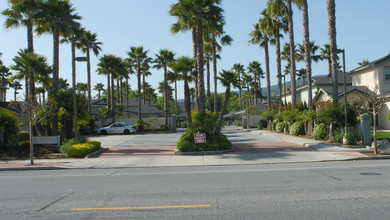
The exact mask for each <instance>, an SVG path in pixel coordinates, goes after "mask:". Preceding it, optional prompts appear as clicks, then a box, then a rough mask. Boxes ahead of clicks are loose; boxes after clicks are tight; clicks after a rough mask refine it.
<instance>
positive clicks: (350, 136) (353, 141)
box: [347, 132, 362, 145]
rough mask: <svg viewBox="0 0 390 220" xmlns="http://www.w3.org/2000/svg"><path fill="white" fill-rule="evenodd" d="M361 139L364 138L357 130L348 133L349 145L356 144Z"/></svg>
mask: <svg viewBox="0 0 390 220" xmlns="http://www.w3.org/2000/svg"><path fill="white" fill-rule="evenodd" d="M361 140H362V138H361V137H360V136H359V135H358V134H357V133H356V132H351V133H348V134H347V144H348V145H356V144H358V142H359V141H361Z"/></svg>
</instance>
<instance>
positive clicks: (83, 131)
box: [79, 125, 92, 135]
mask: <svg viewBox="0 0 390 220" xmlns="http://www.w3.org/2000/svg"><path fill="white" fill-rule="evenodd" d="M79 132H80V134H82V135H90V134H91V133H92V128H91V127H90V126H89V125H80V128H79Z"/></svg>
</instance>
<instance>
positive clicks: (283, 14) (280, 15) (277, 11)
mask: <svg viewBox="0 0 390 220" xmlns="http://www.w3.org/2000/svg"><path fill="white" fill-rule="evenodd" d="M267 14H269V16H270V17H271V20H270V21H271V22H270V23H269V24H270V28H273V29H274V31H273V33H274V37H275V47H276V64H277V71H278V75H277V77H278V87H279V113H280V111H281V107H282V64H281V55H280V38H281V37H283V36H282V35H281V34H280V32H281V31H282V32H286V31H287V29H288V26H287V23H288V17H287V6H286V4H285V2H284V1H283V0H269V1H268V2H267Z"/></svg>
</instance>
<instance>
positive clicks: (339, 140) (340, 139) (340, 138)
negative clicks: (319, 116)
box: [334, 130, 344, 143]
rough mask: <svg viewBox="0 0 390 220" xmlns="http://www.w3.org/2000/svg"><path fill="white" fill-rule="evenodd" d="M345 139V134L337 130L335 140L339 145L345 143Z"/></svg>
mask: <svg viewBox="0 0 390 220" xmlns="http://www.w3.org/2000/svg"><path fill="white" fill-rule="evenodd" d="M343 138H344V132H340V131H339V130H336V131H335V132H334V139H335V141H336V142H337V143H343Z"/></svg>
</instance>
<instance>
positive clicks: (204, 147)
mask: <svg viewBox="0 0 390 220" xmlns="http://www.w3.org/2000/svg"><path fill="white" fill-rule="evenodd" d="M191 116H192V117H191V118H192V128H188V129H187V130H186V133H185V134H184V135H183V136H182V137H181V138H180V140H179V141H178V143H177V149H178V150H179V151H180V152H195V151H217V150H227V149H231V147H232V145H231V143H230V141H229V140H228V139H227V137H226V136H225V135H223V134H221V133H220V131H221V125H220V124H218V114H216V113H215V112H213V113H212V112H210V111H206V113H205V114H204V115H200V114H198V113H197V112H196V111H193V112H192V114H191ZM198 132H199V133H205V134H206V143H201V144H195V142H194V134H196V133H198Z"/></svg>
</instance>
